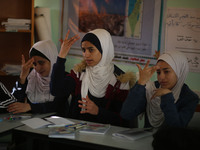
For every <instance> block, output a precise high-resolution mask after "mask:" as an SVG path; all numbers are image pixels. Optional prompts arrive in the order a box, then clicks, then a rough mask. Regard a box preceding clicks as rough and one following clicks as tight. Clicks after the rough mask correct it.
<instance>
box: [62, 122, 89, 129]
mask: <svg viewBox="0 0 200 150" xmlns="http://www.w3.org/2000/svg"><path fill="white" fill-rule="evenodd" d="M85 125H87V123H76V124H72V125H66V126H65V127H67V128H73V129H74V130H77V129H80V128H82V127H84V126H85Z"/></svg>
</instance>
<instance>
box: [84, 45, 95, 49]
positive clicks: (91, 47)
mask: <svg viewBox="0 0 200 150" xmlns="http://www.w3.org/2000/svg"><path fill="white" fill-rule="evenodd" d="M81 48H84V49H89V48H94V47H92V46H90V47H81Z"/></svg>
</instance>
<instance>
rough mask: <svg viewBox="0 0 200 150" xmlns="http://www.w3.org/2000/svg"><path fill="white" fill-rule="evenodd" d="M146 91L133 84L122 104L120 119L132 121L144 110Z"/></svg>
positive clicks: (142, 87) (140, 86)
mask: <svg viewBox="0 0 200 150" xmlns="http://www.w3.org/2000/svg"><path fill="white" fill-rule="evenodd" d="M145 92H146V89H145V86H143V85H139V84H137V83H136V84H135V86H134V87H132V88H131V89H130V91H129V94H128V96H127V98H126V100H125V102H124V103H123V106H122V109H121V113H120V114H121V117H122V118H124V119H127V120H132V119H134V118H135V117H137V116H138V115H139V114H140V113H142V112H144V111H145V108H146V94H145Z"/></svg>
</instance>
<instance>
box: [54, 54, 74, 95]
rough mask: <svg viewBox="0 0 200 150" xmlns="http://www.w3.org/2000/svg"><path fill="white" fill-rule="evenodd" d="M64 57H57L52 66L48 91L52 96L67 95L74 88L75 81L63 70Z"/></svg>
mask: <svg viewBox="0 0 200 150" xmlns="http://www.w3.org/2000/svg"><path fill="white" fill-rule="evenodd" d="M65 61H66V59H64V58H60V57H57V61H56V63H55V64H54V66H53V70H52V74H51V82H50V91H51V94H52V95H53V96H59V97H60V96H68V95H69V93H71V92H72V91H73V90H74V89H75V86H76V84H75V81H74V79H73V78H72V77H69V76H67V75H66V72H65Z"/></svg>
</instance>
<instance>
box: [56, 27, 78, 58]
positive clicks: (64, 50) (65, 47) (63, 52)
mask: <svg viewBox="0 0 200 150" xmlns="http://www.w3.org/2000/svg"><path fill="white" fill-rule="evenodd" d="M69 33H70V31H69V30H68V31H67V34H66V36H65V39H64V41H63V42H62V45H61V48H60V52H59V54H58V56H59V57H60V58H66V56H67V54H68V52H69V50H70V48H71V46H72V45H73V44H74V43H75V42H76V41H77V40H79V39H80V37H79V35H77V34H76V35H75V36H73V37H71V38H69V39H68V37H69Z"/></svg>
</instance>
